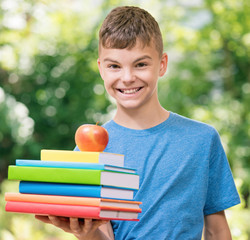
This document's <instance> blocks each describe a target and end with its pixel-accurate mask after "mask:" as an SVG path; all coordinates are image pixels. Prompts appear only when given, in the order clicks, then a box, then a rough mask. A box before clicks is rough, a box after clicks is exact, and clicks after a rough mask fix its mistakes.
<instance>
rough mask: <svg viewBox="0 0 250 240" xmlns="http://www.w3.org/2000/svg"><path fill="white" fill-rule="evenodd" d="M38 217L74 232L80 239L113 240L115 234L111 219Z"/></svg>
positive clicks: (66, 230) (37, 217)
mask: <svg viewBox="0 0 250 240" xmlns="http://www.w3.org/2000/svg"><path fill="white" fill-rule="evenodd" d="M35 217H36V219H38V220H40V221H42V222H44V223H49V224H52V225H54V226H56V227H58V228H60V229H62V230H64V231H65V232H68V233H72V234H73V235H74V236H75V237H76V238H77V239H79V240H85V239H86V240H88V239H91V240H113V239H114V234H113V229H112V226H111V224H110V221H106V220H105V221H102V220H92V219H84V222H80V221H79V219H78V218H62V217H56V216H38V215H36V216H35Z"/></svg>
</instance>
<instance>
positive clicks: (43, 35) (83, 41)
mask: <svg viewBox="0 0 250 240" xmlns="http://www.w3.org/2000/svg"><path fill="white" fill-rule="evenodd" d="M119 5H136V6H139V7H143V8H145V9H146V10H148V11H149V12H150V13H152V15H153V16H154V17H155V18H156V20H157V21H158V22H159V24H160V27H161V30H162V33H163V39H164V46H165V51H166V52H167V53H168V55H169V66H168V71H167V74H166V75H165V76H164V77H163V78H161V79H160V80H159V97H160V101H161V103H162V105H163V106H164V107H165V108H166V109H168V110H171V111H174V112H177V113H179V114H182V115H185V116H187V117H191V118H194V119H197V120H200V121H203V122H206V123H209V124H211V125H213V126H215V128H216V129H217V130H218V132H219V133H220V135H221V139H222V142H223V145H224V148H225V151H226V154H227V156H228V159H229V162H230V165H231V167H232V171H233V174H234V177H235V179H236V182H237V186H238V189H239V190H240V193H241V197H242V204H241V205H240V206H238V207H235V208H234V209H233V210H229V211H228V218H229V222H230V225H231V226H232V227H231V229H232V233H233V236H234V239H237V240H248V239H250V229H249V227H248V226H247V223H248V222H249V220H250V219H249V201H250V200H249V192H250V147H249V146H250V141H249V136H250V127H249V122H250V111H249V110H250V108H249V103H250V68H249V66H250V64H249V61H250V60H249V59H250V58H249V57H250V32H249V29H250V11H249V9H250V6H249V5H250V2H249V1H246V0H237V1H236V0H220V1H217V0H196V1H185V0H175V1H173V0H156V1H155V0H154V1H152V0H147V1H146V0H144V1H136V2H135V1H129V0H123V1H112V0H109V1H102V0H96V1H90V0H86V1H81V0H60V1H59V0H39V1H33V0H0V123H1V124H0V169H1V171H0V182H2V181H4V179H6V177H7V167H8V165H9V164H14V161H15V159H16V158H27V159H39V158H40V150H41V149H42V148H52V149H73V148H74V145H75V143H74V133H75V130H76V129H77V127H78V126H79V125H81V124H83V123H95V122H97V121H100V122H101V123H104V122H105V121H107V120H108V119H110V118H111V117H112V114H113V111H114V109H115V106H114V104H113V103H112V100H111V99H109V97H108V96H107V95H106V93H105V91H104V87H103V83H102V80H101V78H100V76H99V73H98V68H97V63H96V60H97V57H98V29H99V26H100V24H101V21H102V20H103V18H104V17H105V16H106V14H107V13H108V12H109V11H110V9H112V8H113V7H115V6H119ZM1 186H2V187H1V190H2V194H1V214H0V239H1V238H2V239H4V240H8V239H10V240H11V239H27V240H28V239H50V240H51V239H54V240H56V239H63V237H62V236H61V237H60V234H61V232H60V231H56V230H55V229H54V228H52V227H48V226H44V224H40V223H38V222H37V221H34V223H35V224H36V225H35V226H34V227H32V228H31V227H30V222H31V221H32V222H33V218H32V216H21V215H20V216H19V215H14V214H6V213H4V210H3V206H4V200H3V193H4V192H5V191H6V189H8V191H9V190H11V189H12V187H13V186H12V185H11V183H8V182H6V181H4V182H3V184H2V185H1ZM17 222H18V223H19V224H17ZM20 228H23V229H26V230H20ZM34 229H35V230H34ZM18 231H19V232H22V233H23V231H26V232H25V234H26V235H25V236H19V233H18ZM52 233H53V234H52ZM32 236H33V238H32ZM34 236H36V237H34ZM63 236H65V235H63ZM70 237H71V236H68V235H67V239H70ZM65 239H66V237H65Z"/></svg>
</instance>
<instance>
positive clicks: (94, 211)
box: [5, 201, 100, 218]
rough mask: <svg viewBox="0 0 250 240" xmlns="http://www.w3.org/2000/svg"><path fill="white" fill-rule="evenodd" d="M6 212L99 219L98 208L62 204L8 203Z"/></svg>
mask: <svg viewBox="0 0 250 240" xmlns="http://www.w3.org/2000/svg"><path fill="white" fill-rule="evenodd" d="M5 210H6V211H7V212H18V213H30V214H38V215H40V214H41V215H55V216H62V217H77V218H99V215H100V208H99V207H94V206H74V205H64V204H47V203H31V202H14V201H13V202H12V201H8V202H7V203H6V205H5Z"/></svg>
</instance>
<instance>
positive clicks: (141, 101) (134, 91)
mask: <svg viewBox="0 0 250 240" xmlns="http://www.w3.org/2000/svg"><path fill="white" fill-rule="evenodd" d="M99 50H100V51H99V59H98V67H99V71H100V74H101V77H102V79H103V80H104V85H105V88H106V90H107V92H108V93H109V95H110V96H112V97H113V98H114V99H115V100H116V102H117V107H118V108H123V109H138V108H140V107H141V106H149V107H152V106H153V105H154V101H158V97H157V81H158V78H159V77H161V76H163V75H164V73H165V72H166V69H167V55H166V54H163V56H161V57H159V53H158V52H157V50H156V48H155V46H154V45H153V44H152V43H151V45H150V46H145V47H142V45H141V44H140V42H137V43H136V45H135V47H133V48H132V49H114V48H104V47H102V46H100V49H99Z"/></svg>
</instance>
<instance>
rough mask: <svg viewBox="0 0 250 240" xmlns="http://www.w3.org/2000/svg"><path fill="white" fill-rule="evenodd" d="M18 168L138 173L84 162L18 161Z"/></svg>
mask: <svg viewBox="0 0 250 240" xmlns="http://www.w3.org/2000/svg"><path fill="white" fill-rule="evenodd" d="M16 166H25V167H50V168H51V167H55V168H78V169H95V170H106V171H116V172H125V173H133V174H134V173H136V170H135V169H133V168H125V167H117V166H113V165H108V164H99V163H84V162H59V161H41V160H26V159H17V160H16Z"/></svg>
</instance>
